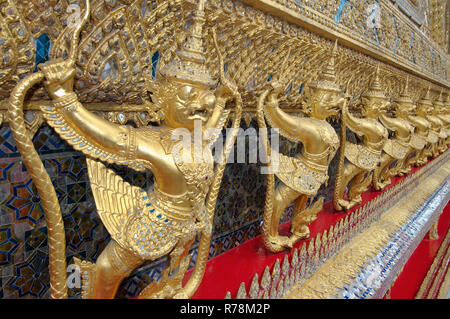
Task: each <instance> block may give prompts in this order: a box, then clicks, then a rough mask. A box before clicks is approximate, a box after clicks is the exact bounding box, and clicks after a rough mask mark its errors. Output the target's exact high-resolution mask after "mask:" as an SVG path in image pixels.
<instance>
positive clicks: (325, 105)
mask: <svg viewBox="0 0 450 319" xmlns="http://www.w3.org/2000/svg"><path fill="white" fill-rule="evenodd" d="M336 52H337V40H336V42H335V44H334V49H333V52H332V56H331V58H330V61H329V62H328V64H327V65H326V67H325V69H324V70H323V71H322V73H321V75H320V76H319V79H318V80H317V81H314V82H311V83H309V85H308V89H309V95H308V103H307V107H306V110H305V111H306V113H308V115H309V116H311V117H313V118H316V119H319V120H324V119H326V118H328V117H330V116H334V115H337V114H339V112H340V110H341V107H342V105H343V103H344V95H343V92H342V90H341V89H340V88H339V86H338V85H337V84H336V75H335V59H336Z"/></svg>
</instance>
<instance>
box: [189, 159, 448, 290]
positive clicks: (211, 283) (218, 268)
mask: <svg viewBox="0 0 450 319" xmlns="http://www.w3.org/2000/svg"><path fill="white" fill-rule="evenodd" d="M430 162H431V161H430ZM428 164H429V163H428ZM418 169H420V168H417V167H416V168H413V169H412V171H411V172H410V174H412V173H414V172H415V171H417V170H418ZM404 178H405V177H395V178H392V183H391V185H389V186H387V187H386V188H385V190H387V189H389V188H390V187H392V186H394V185H395V184H397V183H398V182H400V181H401V180H403V179H404ZM380 194H381V192H374V191H372V192H366V193H364V194H362V198H363V201H362V203H361V204H360V205H358V206H356V207H354V208H353V209H352V210H350V211H348V212H345V213H339V212H335V211H334V209H333V205H332V203H331V202H327V203H325V204H324V207H323V210H322V211H321V212H320V213H319V214H318V218H317V220H316V221H314V222H313V223H311V224H310V227H309V228H310V233H311V235H310V238H314V236H315V235H316V234H317V233H321V232H323V231H324V230H325V229H329V227H330V226H331V225H333V224H335V223H336V222H337V221H339V220H340V219H341V218H344V217H345V216H346V215H348V214H350V213H351V212H352V211H354V210H356V209H358V208H359V207H361V206H364V204H365V203H367V202H368V201H370V200H372V199H373V198H375V197H377V196H379V195H380ZM448 226H449V225H448V224H446V225H444V226H442V227H444V228H445V227H446V228H445V229H448ZM442 231H444V230H442ZM288 232H289V223H285V224H283V225H281V226H280V233H281V234H282V235H283V234H287V233H288ZM309 240H310V239H306V240H303V241H300V242H298V243H297V244H296V245H295V246H294V247H299V246H300V245H301V244H302V243H305V242H308V241H309ZM286 253H288V254H289V259H290V258H291V253H292V251H290V252H287V251H286V252H281V253H271V252H270V251H268V250H267V249H266V248H265V247H264V245H263V242H262V240H261V236H258V237H255V238H253V239H251V240H248V241H246V242H245V243H243V244H241V245H240V246H238V247H236V248H234V249H231V250H229V251H227V252H225V253H223V254H221V255H219V256H217V257H215V258H212V259H210V260H209V261H208V262H207V266H206V270H205V275H204V277H203V281H202V283H201V285H200V287H199V288H198V290H197V292H196V293H195V295H194V296H193V298H194V299H196V298H204V299H207V298H218V299H222V298H224V297H225V294H226V292H227V291H230V292H231V297H232V298H234V297H235V296H236V293H237V290H238V288H239V285H240V284H241V283H242V282H244V283H245V286H246V287H247V288H248V287H250V283H251V280H252V278H253V276H254V274H255V273H258V275H259V278H261V276H262V274H263V272H264V269H265V267H266V266H269V269H272V266H273V264H274V263H275V261H276V260H277V259H280V262H281V261H282V259H283V258H284V255H285V254H286ZM428 267H429V266H428ZM423 268H424V269H425V272H426V269H428V268H426V265H423ZM421 273H423V270H422V271H421ZM190 275H191V272H188V273H187V274H186V276H185V281H186V280H187V279H188V278H189V276H190ZM405 276H406V278H407V277H408V275H405ZM423 276H424V275H422V277H423ZM418 277H420V276H419V275H418ZM399 280H402V279H401V278H399ZM417 280H418V279H417ZM402 285H403V284H402V283H401V281H400V282H399V287H401V286H402ZM419 285H420V283H419ZM416 286H417V284H416ZM405 287H406V286H405ZM399 289H400V288H399ZM406 290H408V291H409V290H410V288H405V291H406ZM416 290H417V289H416ZM393 293H397V292H395V290H394V291H393ZM413 295H414V293H411V294H409V295H408V298H411V297H413ZM405 296H406V295H405Z"/></svg>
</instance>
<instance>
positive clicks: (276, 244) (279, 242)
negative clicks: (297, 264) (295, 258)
mask: <svg viewBox="0 0 450 319" xmlns="http://www.w3.org/2000/svg"><path fill="white" fill-rule="evenodd" d="M269 241H270V246H271V249H270V250H271V251H272V252H280V251H283V250H286V249H288V248H292V245H293V243H292V240H291V238H290V237H287V236H270V237H269Z"/></svg>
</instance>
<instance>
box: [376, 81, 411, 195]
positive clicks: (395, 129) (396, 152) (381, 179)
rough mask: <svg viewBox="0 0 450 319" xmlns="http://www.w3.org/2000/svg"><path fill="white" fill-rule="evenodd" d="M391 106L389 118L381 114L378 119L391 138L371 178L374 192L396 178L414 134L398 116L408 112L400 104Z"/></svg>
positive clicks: (408, 124) (409, 125)
mask: <svg viewBox="0 0 450 319" xmlns="http://www.w3.org/2000/svg"><path fill="white" fill-rule="evenodd" d="M406 89H407V85H405V89H404V90H403V92H406ZM408 105H409V104H408ZM391 106H392V107H391V108H390V113H391V114H390V115H391V116H388V115H387V113H383V114H380V117H379V119H380V122H381V123H382V124H383V125H384V126H385V127H386V128H387V129H388V130H389V131H390V132H392V133H393V137H392V138H389V139H388V140H387V141H386V143H385V144H384V147H383V154H382V155H381V160H380V164H379V166H378V168H377V170H376V171H375V174H374V177H373V178H374V179H373V186H374V188H375V189H376V190H382V189H383V188H384V187H386V186H387V185H389V184H390V183H391V177H393V176H396V175H397V174H398V173H399V171H400V170H402V163H403V160H404V159H405V158H406V156H407V154H408V152H409V151H410V149H411V146H410V142H411V137H412V135H413V134H414V126H412V125H411V124H410V123H409V122H408V121H407V120H405V119H404V118H402V117H399V116H398V115H400V114H402V112H406V113H408V112H409V110H403V108H402V107H403V106H404V104H402V103H400V104H399V103H392V104H391ZM393 164H395V166H394V167H392V165H393Z"/></svg>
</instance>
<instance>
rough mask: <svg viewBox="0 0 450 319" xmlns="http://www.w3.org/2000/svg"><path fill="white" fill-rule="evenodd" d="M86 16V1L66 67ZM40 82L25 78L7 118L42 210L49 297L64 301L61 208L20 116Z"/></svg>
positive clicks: (40, 77) (39, 74)
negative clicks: (31, 93) (46, 252)
mask: <svg viewBox="0 0 450 319" xmlns="http://www.w3.org/2000/svg"><path fill="white" fill-rule="evenodd" d="M89 12H90V2H89V0H86V13H85V15H84V17H83V19H82V21H81V22H80V23H79V24H78V26H77V27H76V28H75V30H74V34H73V38H72V42H71V53H70V55H69V60H68V64H69V66H70V65H71V66H73V65H74V64H75V58H76V55H77V50H76V48H77V45H78V41H79V37H80V31H81V28H82V27H83V25H84V24H85V23H86V21H87V20H88V18H89ZM43 79H44V74H43V73H42V72H41V71H39V72H36V73H33V74H30V75H28V76H26V77H25V78H24V79H22V80H21V81H20V82H19V83H18V84H17V85H16V87H15V88H14V89H13V91H12V93H11V96H10V98H9V107H8V116H9V119H10V121H9V125H10V127H11V131H12V134H13V137H14V140H15V142H16V144H17V149H18V150H19V152H20V154H21V156H22V161H23V163H24V165H25V167H26V168H27V170H28V172H29V173H30V175H31V177H32V179H33V183H34V185H35V186H36V189H37V191H38V194H39V196H40V198H41V203H42V206H43V208H44V214H45V221H46V223H47V228H48V246H49V260H50V261H49V268H50V269H49V271H50V294H51V297H52V298H54V299H64V298H67V269H66V238H65V233H64V223H63V219H62V214H61V207H60V206H59V201H58V197H57V196H56V192H55V189H54V187H53V184H52V181H51V180H50V177H49V176H48V173H47V171H46V170H45V168H44V164H43V163H42V161H41V159H40V157H39V155H38V153H37V151H36V149H35V148H34V145H33V142H32V140H31V136H30V134H29V132H28V131H27V129H26V126H25V120H24V114H23V103H24V100H25V96H26V94H27V92H28V90H29V89H30V88H31V87H33V86H34V85H36V84H38V83H40V82H41V81H42V80H43Z"/></svg>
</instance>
